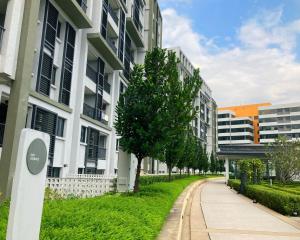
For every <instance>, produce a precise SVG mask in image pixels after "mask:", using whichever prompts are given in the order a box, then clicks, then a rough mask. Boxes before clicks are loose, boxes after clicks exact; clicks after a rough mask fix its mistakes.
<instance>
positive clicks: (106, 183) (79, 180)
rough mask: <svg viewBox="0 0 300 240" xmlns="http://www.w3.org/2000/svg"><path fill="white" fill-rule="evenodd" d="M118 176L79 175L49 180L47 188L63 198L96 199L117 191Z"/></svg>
mask: <svg viewBox="0 0 300 240" xmlns="http://www.w3.org/2000/svg"><path fill="white" fill-rule="evenodd" d="M115 179H116V176H104V175H89V174H78V175H72V176H68V177H66V178H47V182H46V187H48V188H50V189H51V190H54V191H55V192H57V193H58V194H59V195H60V196H62V197H65V198H66V197H70V196H75V197H81V198H86V197H96V196H100V195H103V194H104V193H107V192H111V191H114V190H115V182H116V180H115Z"/></svg>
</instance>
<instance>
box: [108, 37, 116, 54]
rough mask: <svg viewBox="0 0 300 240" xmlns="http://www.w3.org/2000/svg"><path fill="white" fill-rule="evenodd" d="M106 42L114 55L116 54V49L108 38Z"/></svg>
mask: <svg viewBox="0 0 300 240" xmlns="http://www.w3.org/2000/svg"><path fill="white" fill-rule="evenodd" d="M106 41H107V43H108V45H109V46H110V48H111V49H112V50H113V51H114V53H117V51H118V49H117V47H116V46H115V44H114V42H113V40H111V39H110V38H107V39H106Z"/></svg>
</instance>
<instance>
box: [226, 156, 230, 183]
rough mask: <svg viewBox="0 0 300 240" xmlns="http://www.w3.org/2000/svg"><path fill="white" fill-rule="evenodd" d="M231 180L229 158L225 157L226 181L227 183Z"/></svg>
mask: <svg viewBox="0 0 300 240" xmlns="http://www.w3.org/2000/svg"><path fill="white" fill-rule="evenodd" d="M228 180H229V159H228V157H226V158H225V183H226V184H227V183H228Z"/></svg>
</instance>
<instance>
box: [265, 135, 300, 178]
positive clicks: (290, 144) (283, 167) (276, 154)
mask: <svg viewBox="0 0 300 240" xmlns="http://www.w3.org/2000/svg"><path fill="white" fill-rule="evenodd" d="M267 156H268V157H269V159H270V160H271V162H272V164H273V165H274V166H275V171H276V178H277V179H278V180H279V181H280V182H282V183H286V182H289V181H292V179H293V178H294V177H295V176H297V175H299V174H300V141H299V140H298V141H288V139H287V138H286V137H279V138H278V139H276V140H275V142H274V143H272V144H270V149H269V152H268V153H267Z"/></svg>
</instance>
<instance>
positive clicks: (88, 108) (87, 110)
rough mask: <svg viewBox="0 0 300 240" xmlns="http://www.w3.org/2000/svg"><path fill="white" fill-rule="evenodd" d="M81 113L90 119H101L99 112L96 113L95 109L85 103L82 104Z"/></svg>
mask: <svg viewBox="0 0 300 240" xmlns="http://www.w3.org/2000/svg"><path fill="white" fill-rule="evenodd" d="M83 114H84V115H86V116H88V117H90V118H92V119H95V120H98V121H101V112H100V113H96V109H95V108H94V107H92V106H90V105H88V104H86V103H84V104H83Z"/></svg>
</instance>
